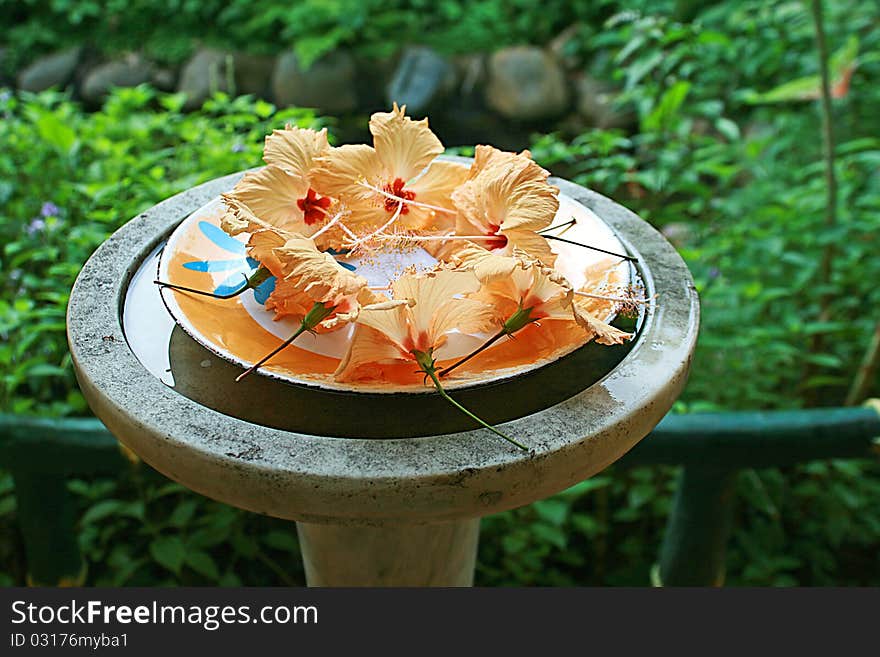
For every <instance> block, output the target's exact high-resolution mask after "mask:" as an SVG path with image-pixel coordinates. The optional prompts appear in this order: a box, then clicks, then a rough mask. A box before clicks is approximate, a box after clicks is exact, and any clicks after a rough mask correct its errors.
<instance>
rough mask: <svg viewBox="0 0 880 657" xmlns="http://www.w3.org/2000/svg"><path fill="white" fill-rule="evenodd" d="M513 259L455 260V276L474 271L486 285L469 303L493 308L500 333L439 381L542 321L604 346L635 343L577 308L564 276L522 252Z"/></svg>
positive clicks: (465, 256)
mask: <svg viewBox="0 0 880 657" xmlns="http://www.w3.org/2000/svg"><path fill="white" fill-rule="evenodd" d="M513 253H514V255H513V256H502V255H496V254H494V253H491V252H489V251H486V250H485V249H481V248H479V247H476V246H469V247H467V248H466V249H462V250H461V251H460V252H459V253H457V254H456V255H455V257H454V259H453V264H454V265H455V266H456V268H457V270H470V271H473V272H474V275H475V276H476V277H477V279H478V280H479V281H480V283H481V284H482V286H481V287H480V289H479V290H478V291H477V292H475V293H474V294H472V295H471V298H473V299H476V300H478V301H482V302H485V303H486V304H487V305H489V306H490V307H492V308H493V309H494V312H495V316H496V321H497V322H498V324H500V325H501V328H500V329H499V331H498V333H496V334H495V335H494V336H493V337H491V338H489V340H487V341H486V342H485V343H484V344H483V345H481V346H480V347H478V348H477V349H476V350H474V351H473V352H471V353H470V354H468V355H467V356H465V357H464V358H462V359H461V360H459V361H458V362H456V363H454V364H453V365H450V366H449V367H447V368H445V369H444V370H443V372H442V374H441V376H446V375H448V374H449V373H450V372H451V371H452V370H454V369H455V368H457V367H458V366H460V365H462V364H464V363H465V362H467V361H468V360H470V359H471V358H473V357H474V356H476V355H477V354H479V353H481V352H482V351H484V350H486V349H488V348H489V347H490V346H492V345H493V344H494V343H495V342H497V341H498V340H500V339H501V338H502V337H504V336H509V335H513V334H514V333H516V332H517V331H519V330H520V329H522V328H524V327H525V326H527V325H529V324H532V323H534V322H538V321H540V320H557V321H569V322H572V321H573V322H577V324H578V325H579V326H581V327H582V328H584V329H586V330H587V332H588V333H589V339H595V340H596V342H598V343H600V344H605V345H615V344H622V343H623V342H624V341H625V340H627V339H628V338H630V337H631V335H630V334H629V333H625V332H623V331H621V330H620V329H617V328H615V327H613V326H611V325H610V324H607V323H606V322H603V321H602V320H600V319H599V318H597V317H595V316H594V315H592V314H591V313H590V312H589V311H588V310H587V308H586V307H584V306H582V305H578V304H577V303H575V302H574V301H573V292H572V288H571V285H570V284H569V282H568V281H567V280H566V279H565V278H564V277H563V276H562V275H561V274H559V273H558V272H556V271H554V270H553V269H550V268H549V267H546V266H544V265H543V264H542V263H541V262H540V261H538V260H535V259H533V258H530V257H529V256H528V255H527V254H526V253H525V252H523V251H520V250H519V249H514V251H513Z"/></svg>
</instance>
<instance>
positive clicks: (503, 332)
mask: <svg viewBox="0 0 880 657" xmlns="http://www.w3.org/2000/svg"><path fill="white" fill-rule="evenodd" d="M505 335H508V333H507V329H501V330H500V331H498V333H496V334H495V335H493V336H492V337H491V338H489V339H488V340H486V342H484V343H483V344H482V345H480V346H479V347H477V348H476V349H474V350H473V351H472V352H471V353H469V354H468V355H467V356H465V357H464V358H462V359H460V360H459V361H457V362H455V363H453V364H452V365H450V366H449V367H444V368H443V369H442V370H440V378H441V379H442V378H443V377H444V376H446V375H447V374H449V373H450V372H451V371H452V370H454V369H455V368H456V367H458V366H459V365H464V364H465V363H466V362H468V361H469V360H470V359H471V358H473V357H474V356H476V355H477V354H479V353H482V352H483V351H485V350H486V349H488V348H489V347H491V346H492V345H493V344H495V343H496V342H498V340H500V339H501V338H503V337H504V336H505Z"/></svg>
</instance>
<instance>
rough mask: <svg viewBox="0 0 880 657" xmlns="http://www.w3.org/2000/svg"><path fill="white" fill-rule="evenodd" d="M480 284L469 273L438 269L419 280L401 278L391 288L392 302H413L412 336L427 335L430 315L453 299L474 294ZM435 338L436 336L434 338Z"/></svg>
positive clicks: (405, 276) (423, 275) (413, 277)
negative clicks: (401, 300) (400, 300)
mask: <svg viewBox="0 0 880 657" xmlns="http://www.w3.org/2000/svg"><path fill="white" fill-rule="evenodd" d="M479 287H480V281H479V280H478V279H477V277H476V276H475V275H474V273H473V272H470V271H454V270H451V269H442V270H439V271H433V272H428V273H426V274H422V275H419V276H415V275H404V276H401V277H400V278H398V279H397V280H396V281H394V283H393V284H392V290H393V292H394V298H395V299H413V300H415V301H416V304H415V306H414V307H413V308H412V309H411V311H410V312H411V315H410V317H411V318H412V323H413V326H412V333H413V335H415V336H418V335H421V334H429V331H430V330H431V323H432V320H433V317H434V313H435V312H436V311H437V309H438V308H440V306H442V305H443V304H444V303H446V302H447V301H449V300H450V299H452V298H454V297H455V296H460V295H465V294H470V293H471V292H476V291H477V290H478V289H479ZM437 337H439V335H438V336H437Z"/></svg>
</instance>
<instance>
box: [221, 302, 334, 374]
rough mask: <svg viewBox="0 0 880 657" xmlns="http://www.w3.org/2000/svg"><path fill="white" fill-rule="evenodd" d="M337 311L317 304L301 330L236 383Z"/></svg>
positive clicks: (257, 363) (247, 371) (301, 325)
mask: <svg viewBox="0 0 880 657" xmlns="http://www.w3.org/2000/svg"><path fill="white" fill-rule="evenodd" d="M335 309H336V306H325V305H324V303H323V302H321V301H318V302H316V303H315V304H314V305H313V306H312V308H311V310H309V312H307V313H306V316H305V317H303V318H302V322H301V323H300V325H299V328H298V329H297V330H296V331H295V332H294V334H293V335H291V336H290V337H289V338H287V340H285V341H284V342H282V343H281V344H280V345H278V346H277V347H275V349H273V350H272V351H270V352H269V353H268V354H266V355H265V356H263V357H262V358H261V359H260V360H258V361H257V362H256V363H254V364H253V365H251V366H250V367H249V368H247V369H246V370H245V371H244V372H242V373H241V374H239V375H238V376H237V377H235V381H236V383H237V382H239V381H241V380H242V379H243V378H245V377H246V376H247V375H248V374H251V373H252V372H256V371H257V370H258V369H260V367H262V365H263V364H264V363H265V362H266V361H268V360H269V359H270V358H272V357H273V356H275V354H277V353H279V352H281V351H283V350H284V349H286V348H287V347H289V346H290V345H291V343H292V342H293V341H294V340H296V339H297V338H298V337H299V336H301V335H302V334H303V333H306V332H307V331H308V332H311V331H314V329H315V327H316V326H317V325H318V324H320V323H321V322H322V321H324V320H325V319H327V317H329V316H330V315H331V314H332V313H333V311H334V310H335Z"/></svg>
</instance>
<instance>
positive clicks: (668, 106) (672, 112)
mask: <svg viewBox="0 0 880 657" xmlns="http://www.w3.org/2000/svg"><path fill="white" fill-rule="evenodd" d="M690 90H691V83H690V82H687V81H685V80H679V81H678V82H676V83H675V84H673V85H672V86H671V87H670V88H669V89H667V90H666V93H664V94H663V97H662V98H661V99H660V102H659V103H658V104H657V107H655V108H654V110H653V111H652V112H651V113H650V114H648V116H646V117H645V119H644V121H643V126H642V129H643V130H644V131H645V132H656V131H663V130H668V129H669V128H670V127H671V126H672V123H673V121H674V120H675V118H676V115H677V113H678V109H679V108H680V107H681V104H682V103H683V102H684V100H685V98H687V95H688V92H690Z"/></svg>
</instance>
